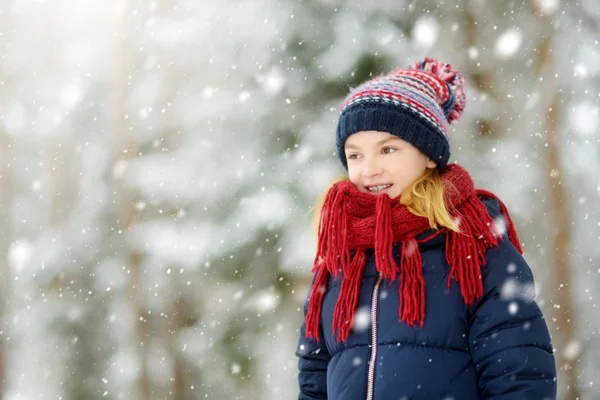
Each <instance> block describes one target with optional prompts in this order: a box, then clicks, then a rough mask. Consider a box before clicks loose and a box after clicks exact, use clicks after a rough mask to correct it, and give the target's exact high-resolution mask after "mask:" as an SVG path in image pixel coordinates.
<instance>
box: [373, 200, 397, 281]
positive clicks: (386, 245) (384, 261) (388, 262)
mask: <svg viewBox="0 0 600 400" xmlns="http://www.w3.org/2000/svg"><path fill="white" fill-rule="evenodd" d="M376 218H377V223H376V226H375V256H376V261H375V263H376V264H377V270H378V271H379V272H380V273H381V276H382V277H383V279H385V280H386V281H388V282H391V281H394V280H395V279H396V274H397V272H398V266H397V265H396V262H395V261H394V255H393V252H392V247H393V244H394V230H393V228H392V205H391V202H390V200H389V197H388V196H379V197H378V198H377V205H376Z"/></svg>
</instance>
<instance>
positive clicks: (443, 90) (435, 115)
mask: <svg viewBox="0 0 600 400" xmlns="http://www.w3.org/2000/svg"><path fill="white" fill-rule="evenodd" d="M466 90H467V88H466V85H465V80H464V79H463V77H462V75H461V74H460V73H459V72H458V71H456V70H455V69H454V68H453V67H452V66H451V65H450V64H443V63H440V62H439V61H436V60H434V59H431V58H425V60H424V61H421V62H417V63H415V66H414V67H413V68H400V69H396V70H394V71H392V72H390V73H389V74H387V75H383V76H380V77H377V78H374V79H371V80H369V81H366V82H364V83H362V84H361V85H360V86H358V87H357V88H355V89H354V90H352V91H351V92H350V94H349V95H348V96H347V97H346V99H345V100H344V103H343V104H342V110H341V113H340V118H339V120H338V125H337V130H336V145H337V152H338V158H339V159H340V161H341V162H342V164H343V165H344V167H345V168H346V169H347V168H348V164H347V163H346V155H345V153H344V144H345V143H346V140H347V139H348V137H349V136H350V135H352V134H353V133H357V132H361V131H381V132H388V133H391V134H393V135H396V136H398V137H400V138H401V139H404V140H406V141H407V142H409V143H411V144H412V145H413V146H415V147H416V148H417V149H419V150H420V151H421V152H422V153H424V154H425V155H426V156H427V157H429V159H430V160H432V161H434V162H436V163H437V166H438V168H439V169H444V168H445V167H446V165H447V164H448V159H449V158H450V143H449V142H448V125H449V124H450V123H452V122H454V121H456V120H458V118H460V116H461V115H462V113H463V110H464V107H465V104H466V101H467V93H466Z"/></svg>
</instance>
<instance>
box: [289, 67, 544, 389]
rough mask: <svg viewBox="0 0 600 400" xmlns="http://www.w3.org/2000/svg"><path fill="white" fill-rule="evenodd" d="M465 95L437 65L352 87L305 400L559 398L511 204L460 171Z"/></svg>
mask: <svg viewBox="0 0 600 400" xmlns="http://www.w3.org/2000/svg"><path fill="white" fill-rule="evenodd" d="M465 103H466V88H465V82H464V80H463V78H462V76H461V75H460V74H459V73H458V72H457V71H456V70H454V69H453V68H452V66H451V65H448V64H441V63H439V62H437V61H435V60H432V59H425V60H424V61H423V62H419V63H416V64H415V66H414V67H413V68H406V69H397V70H395V71H392V72H391V73H390V74H388V75H385V76H381V77H378V78H375V79H372V80H369V81H367V82H365V83H363V84H361V85H360V86H358V87H357V88H356V89H354V90H353V91H351V93H350V94H349V95H348V97H347V98H346V100H345V101H344V103H343V106H342V111H341V114H340V117H339V121H338V125H337V130H336V142H337V151H338V157H339V159H340V161H341V162H342V164H343V166H344V167H345V168H346V169H347V170H348V179H344V180H342V181H340V182H337V183H335V184H334V185H333V186H332V187H331V188H330V189H329V190H328V192H327V194H326V196H325V200H324V203H323V206H322V208H321V212H320V218H319V231H318V249H317V254H316V256H315V262H314V267H313V273H314V277H313V283H312V284H311V288H310V289H309V293H308V296H307V302H306V304H305V307H304V311H305V321H304V324H303V325H302V328H301V330H300V340H299V344H298V349H297V352H296V354H297V356H298V357H299V362H298V367H299V375H298V380H299V386H300V394H299V396H298V398H299V399H301V400H303V399H329V400H353V399H368V400H371V399H375V400H388V399H390V400H391V399H394V400H396V399H436V400H439V399H528V400H529V399H555V398H556V369H555V364H554V356H553V353H552V345H551V342H550V335H549V333H548V328H547V326H546V323H545V321H544V316H543V315H542V313H541V311H540V309H539V308H538V306H537V304H536V303H535V302H534V300H533V297H534V288H533V275H532V273H531V270H530V268H529V267H528V265H527V264H526V262H525V260H524V259H523V257H522V256H521V253H522V250H521V246H520V243H519V239H518V237H517V233H516V231H515V229H514V226H513V222H512V220H511V219H510V216H509V214H508V211H507V209H506V207H505V206H504V204H503V203H502V202H501V201H500V200H498V199H497V198H496V197H495V196H494V195H493V194H492V193H490V192H487V191H484V190H475V189H474V187H473V181H472V179H471V177H470V175H469V174H468V172H467V171H466V170H464V169H463V168H462V167H460V166H458V165H456V164H452V165H448V164H447V163H448V159H449V157H450V147H449V143H448V133H447V131H448V124H449V123H452V122H453V121H456V120H457V119H458V118H459V117H460V116H461V114H462V112H463V109H464V107H465Z"/></svg>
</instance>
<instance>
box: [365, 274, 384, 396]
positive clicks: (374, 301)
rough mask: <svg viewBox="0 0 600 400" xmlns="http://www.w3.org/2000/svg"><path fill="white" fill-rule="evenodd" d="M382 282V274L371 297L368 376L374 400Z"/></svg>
mask: <svg viewBox="0 0 600 400" xmlns="http://www.w3.org/2000/svg"><path fill="white" fill-rule="evenodd" d="M380 284H381V274H379V277H378V278H377V282H376V283H375V287H374V288H373V297H372V299H371V359H370V361H369V375H368V377H367V380H368V381H367V385H368V386H367V400H373V392H374V389H375V361H376V360H377V300H378V297H379V295H378V291H379V285H380Z"/></svg>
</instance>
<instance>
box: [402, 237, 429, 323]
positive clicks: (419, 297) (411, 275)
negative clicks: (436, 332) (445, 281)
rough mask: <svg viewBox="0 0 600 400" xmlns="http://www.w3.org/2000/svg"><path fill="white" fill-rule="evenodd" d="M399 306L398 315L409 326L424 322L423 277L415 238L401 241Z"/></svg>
mask: <svg viewBox="0 0 600 400" xmlns="http://www.w3.org/2000/svg"><path fill="white" fill-rule="evenodd" d="M399 294H400V307H399V309H398V316H399V317H400V319H401V320H402V321H403V322H404V323H406V324H408V325H411V326H414V325H419V326H421V327H423V324H424V323H425V278H424V277H423V261H422V259H421V252H420V251H419V243H417V240H416V239H415V238H411V239H407V240H405V241H404V242H403V243H402V257H401V261H400V293H399Z"/></svg>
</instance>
